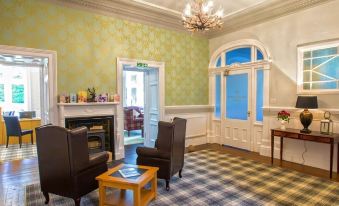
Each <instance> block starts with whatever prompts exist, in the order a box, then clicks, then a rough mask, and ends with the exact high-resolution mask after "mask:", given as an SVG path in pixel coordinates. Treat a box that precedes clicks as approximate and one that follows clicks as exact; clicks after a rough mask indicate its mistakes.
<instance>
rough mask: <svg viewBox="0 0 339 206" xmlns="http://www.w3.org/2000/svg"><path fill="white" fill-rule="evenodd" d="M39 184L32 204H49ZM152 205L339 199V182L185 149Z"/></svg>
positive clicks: (30, 195)
mask: <svg viewBox="0 0 339 206" xmlns="http://www.w3.org/2000/svg"><path fill="white" fill-rule="evenodd" d="M43 201H44V198H43V195H42V193H41V192H40V186H39V184H34V185H29V186H27V187H26V205H27V206H33V205H43ZM72 204H73V203H72V200H70V199H67V198H63V197H59V196H56V195H51V202H50V204H49V205H54V206H59V205H72ZM81 205H89V206H92V205H93V206H94V205H98V193H97V191H94V192H92V193H90V194H88V195H86V196H85V197H83V199H82V202H81ZM150 205H307V206H311V205H339V184H338V183H336V182H332V181H329V180H326V179H322V178H318V177H314V176H310V175H306V174H303V173H299V172H296V171H291V170H287V169H282V168H280V167H276V166H274V167H273V166H270V165H266V164H261V163H257V162H254V161H252V160H247V159H243V158H240V157H234V156H231V155H229V154H224V153H220V152H218V151H212V150H203V151H198V152H193V153H188V154H186V155H185V167H184V170H183V178H182V179H179V178H178V177H177V176H175V177H174V178H173V179H172V181H171V190H170V191H169V192H167V191H166V190H165V189H164V181H162V180H159V181H158V198H157V199H156V200H154V201H153V202H151V204H150Z"/></svg>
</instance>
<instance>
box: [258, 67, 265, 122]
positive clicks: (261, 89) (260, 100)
mask: <svg viewBox="0 0 339 206" xmlns="http://www.w3.org/2000/svg"><path fill="white" fill-rule="evenodd" d="M263 106H264V71H263V70H257V98H256V120H257V121H259V122H262V121H263Z"/></svg>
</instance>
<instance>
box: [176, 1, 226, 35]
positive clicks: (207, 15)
mask: <svg viewBox="0 0 339 206" xmlns="http://www.w3.org/2000/svg"><path fill="white" fill-rule="evenodd" d="M213 7H214V2H213V1H212V0H209V1H206V0H192V1H191V2H189V3H187V4H186V7H185V9H184V11H183V13H182V22H183V25H184V27H185V28H186V29H187V30H188V31H191V32H197V31H208V30H211V29H216V28H221V27H222V24H223V22H222V20H221V19H222V17H223V15H224V9H223V8H221V7H219V9H217V10H215V9H214V8H213Z"/></svg>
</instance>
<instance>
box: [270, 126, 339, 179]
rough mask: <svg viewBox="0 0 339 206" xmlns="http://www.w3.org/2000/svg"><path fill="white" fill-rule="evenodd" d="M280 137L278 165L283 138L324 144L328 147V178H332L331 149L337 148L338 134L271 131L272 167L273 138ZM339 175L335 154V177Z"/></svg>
mask: <svg viewBox="0 0 339 206" xmlns="http://www.w3.org/2000/svg"><path fill="white" fill-rule="evenodd" d="M275 136H278V137H280V163H281V162H282V155H283V148H284V146H283V145H284V138H290V139H297V140H305V141H311V142H318V143H325V144H329V145H330V178H332V169H333V147H334V144H335V143H337V144H338V148H339V134H335V133H333V134H330V135H325V134H321V133H320V132H312V133H309V134H306V133H301V132H300V130H299V129H289V128H287V129H286V130H281V129H272V130H271V164H272V165H273V159H274V137H275ZM338 174H339V152H338V153H337V175H338Z"/></svg>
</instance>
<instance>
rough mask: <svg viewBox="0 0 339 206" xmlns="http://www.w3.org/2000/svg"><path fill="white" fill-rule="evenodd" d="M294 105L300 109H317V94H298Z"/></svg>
mask: <svg viewBox="0 0 339 206" xmlns="http://www.w3.org/2000/svg"><path fill="white" fill-rule="evenodd" d="M295 107H296V108H302V109H317V108H318V99H317V96H298V99H297V103H296V105H295Z"/></svg>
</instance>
